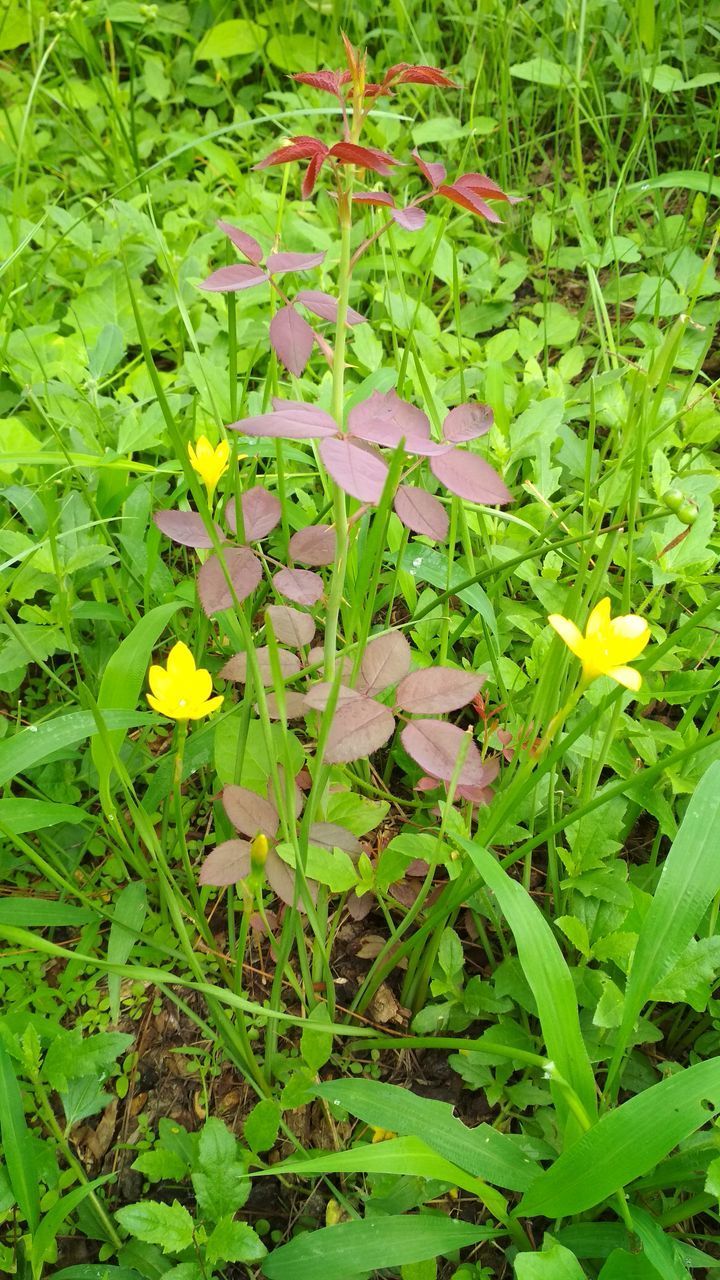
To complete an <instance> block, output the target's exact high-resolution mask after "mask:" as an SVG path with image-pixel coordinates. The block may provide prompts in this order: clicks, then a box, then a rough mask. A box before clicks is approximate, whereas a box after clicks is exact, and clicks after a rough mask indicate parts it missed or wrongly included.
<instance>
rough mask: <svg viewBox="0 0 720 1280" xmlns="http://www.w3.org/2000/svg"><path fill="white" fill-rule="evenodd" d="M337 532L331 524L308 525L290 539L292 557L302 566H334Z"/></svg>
mask: <svg viewBox="0 0 720 1280" xmlns="http://www.w3.org/2000/svg"><path fill="white" fill-rule="evenodd" d="M335 552H336V546H335V530H334V528H333V526H332V525H331V524H315V525H308V527H307V529H298V531H297V533H294V534H293V536H292V538H291V539H290V555H291V556H292V558H293V560H299V561H300V563H301V564H313V565H324V564H332V563H333V561H334V559H335Z"/></svg>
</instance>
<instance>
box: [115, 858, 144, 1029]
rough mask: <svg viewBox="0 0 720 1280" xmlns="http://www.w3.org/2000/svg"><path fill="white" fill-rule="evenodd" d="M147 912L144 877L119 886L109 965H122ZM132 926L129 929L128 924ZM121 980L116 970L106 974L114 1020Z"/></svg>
mask: <svg viewBox="0 0 720 1280" xmlns="http://www.w3.org/2000/svg"><path fill="white" fill-rule="evenodd" d="M146 911H147V887H146V885H145V882H144V881H143V880H134V881H132V882H131V883H130V884H126V885H125V888H124V889H121V891H120V893H119V894H118V897H117V901H116V903H115V910H114V911H113V922H112V924H111V926H110V935H109V937H108V949H107V958H108V961H109V963H110V964H125V963H126V962H127V960H128V958H129V956H130V952H131V951H132V949H133V947H134V946H135V943H136V942H137V934H138V933H142V927H143V924H144V922H145V913H146ZM128 925H131V926H132V929H129V928H128V927H127V926H128ZM121 983H122V979H121V977H120V974H119V973H110V974H108V992H109V995H110V1017H111V1018H112V1020H113V1022H117V1020H118V1018H119V1017H120V989H121Z"/></svg>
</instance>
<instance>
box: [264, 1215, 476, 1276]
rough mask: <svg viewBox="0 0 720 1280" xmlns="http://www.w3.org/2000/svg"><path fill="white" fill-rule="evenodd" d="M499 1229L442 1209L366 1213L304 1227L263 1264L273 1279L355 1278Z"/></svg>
mask: <svg viewBox="0 0 720 1280" xmlns="http://www.w3.org/2000/svg"><path fill="white" fill-rule="evenodd" d="M493 1234H494V1233H493V1232H492V1231H490V1230H488V1228H487V1227H482V1226H474V1225H472V1224H471V1223H469V1222H458V1221H456V1220H455V1219H453V1218H445V1217H442V1216H439V1215H438V1216H437V1217H436V1216H435V1215H430V1214H407V1215H405V1214H401V1215H399V1216H397V1217H391V1216H388V1217H382V1218H366V1219H364V1220H362V1221H358V1222H341V1223H340V1224H339V1225H338V1226H336V1227H324V1228H323V1229H322V1230H321V1231H307V1232H304V1233H303V1234H302V1235H299V1236H296V1237H295V1239H294V1240H291V1241H290V1243H289V1244H286V1245H283V1246H282V1248H280V1249H276V1250H275V1252H274V1253H271V1254H270V1256H269V1257H268V1258H266V1259H265V1261H264V1262H263V1264H262V1270H263V1274H264V1275H266V1276H267V1277H268V1280H318V1276H322V1280H352V1278H353V1277H355V1276H367V1274H368V1272H372V1271H375V1270H381V1269H382V1270H385V1269H387V1268H389V1267H402V1266H404V1265H405V1264H406V1263H408V1262H424V1261H425V1259H426V1258H436V1257H438V1256H439V1255H441V1254H448V1253H454V1252H455V1250H456V1249H464V1248H467V1247H469V1246H470V1245H474V1244H477V1243H478V1241H479V1240H487V1239H488V1238H490V1237H492V1235H493Z"/></svg>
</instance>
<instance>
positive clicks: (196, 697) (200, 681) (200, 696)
mask: <svg viewBox="0 0 720 1280" xmlns="http://www.w3.org/2000/svg"><path fill="white" fill-rule="evenodd" d="M211 693H212V677H211V675H210V672H209V671H206V670H205V668H204V667H198V669H197V671H196V672H195V674H194V675H193V677H192V680H191V681H190V683H189V685H188V698H189V699H190V700H191V701H192V702H204V701H205V699H206V698H209V697H210V694H211Z"/></svg>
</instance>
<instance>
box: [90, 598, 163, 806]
mask: <svg viewBox="0 0 720 1280" xmlns="http://www.w3.org/2000/svg"><path fill="white" fill-rule="evenodd" d="M181 608H183V604H182V602H181V601H180V600H173V601H171V602H170V603H169V604H160V605H158V606H157V608H155V609H151V610H150V612H149V613H146V614H145V615H144V617H142V618H141V619H140V621H139V622H137V623H136V624H135V626H134V627H133V629H132V631H131V632H130V634H129V635H127V636H126V637H125V639H124V640H123V641H122V642H121V644H119V645H118V647H117V649H115V651H114V653H112V654H111V656H110V658H109V659H108V663H107V666H106V667H105V670H104V672H103V676H102V680H101V681H100V689H99V692H98V708H99V709H100V710H101V711H107V709H112V710H114V711H121V710H128V711H129V710H130V709H131V708H132V707H136V706H137V704H138V700H139V698H140V691H141V689H142V687H143V684H144V682H145V679H146V677H147V670H148V666H149V663H150V657H151V655H152V651H153V649H154V647H155V645H156V644H157V642H158V639H159V637H160V636H161V635H162V633H163V631H164V630H165V628H166V626H167V625H168V623H169V621H170V619H171V618H172V617H174V616H175V614H176V613H177V611H178V609H181ZM124 737H125V730H124V729H117V730H110V732H109V733H108V735H107V737H106V738H105V737H104V736H99V737H97V738H93V740H92V743H91V747H90V750H91V753H92V760H93V764H94V765H95V768H96V769H97V771H98V775H99V790H100V794H101V796H103V798H104V802H105V804H106V807H109V805H110V799H109V787H110V775H111V773H112V766H113V753H115V754H118V753H119V751H120V748H121V747H122V744H123V739H124Z"/></svg>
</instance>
